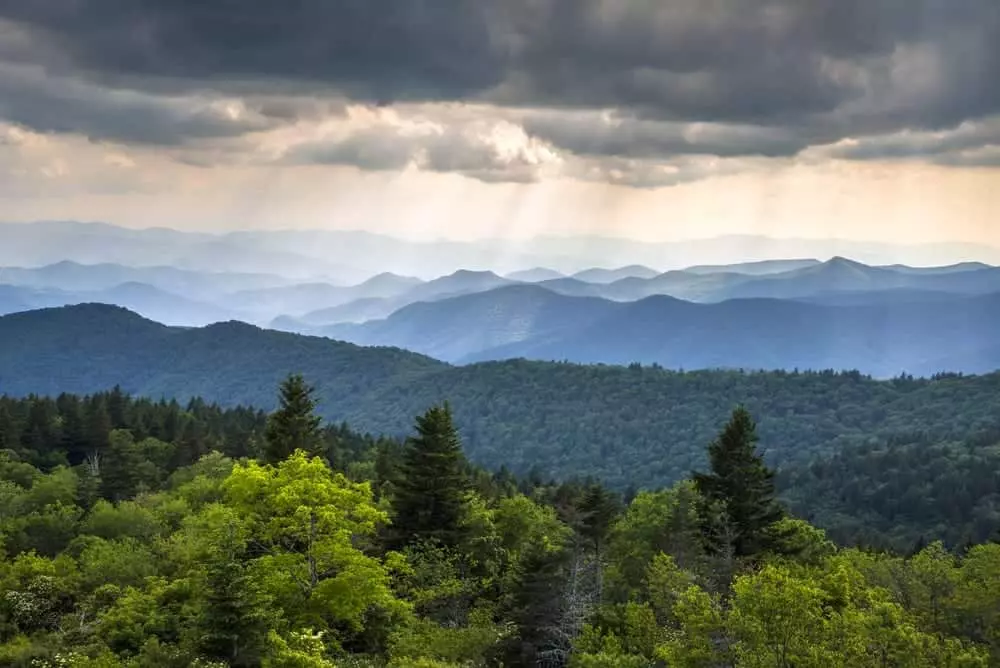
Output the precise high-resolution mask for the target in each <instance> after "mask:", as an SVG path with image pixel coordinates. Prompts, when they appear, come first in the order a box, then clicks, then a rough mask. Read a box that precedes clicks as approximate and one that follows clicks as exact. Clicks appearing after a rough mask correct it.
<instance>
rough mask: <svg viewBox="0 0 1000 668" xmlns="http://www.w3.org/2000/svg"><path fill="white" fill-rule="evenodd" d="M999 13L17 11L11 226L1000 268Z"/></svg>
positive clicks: (179, 5) (76, 7)
mask: <svg viewBox="0 0 1000 668" xmlns="http://www.w3.org/2000/svg"><path fill="white" fill-rule="evenodd" d="M997 72H1000V2H997V0H335V1H334V0H280V1H279V0H270V1H268V0H245V1H244V2H240V3H234V2H231V1H228V0H199V1H198V2H194V1H184V0H73V1H72V2H70V1H67V0H31V1H30V2H26V1H24V0H0V218H2V219H3V220H7V221H30V220H42V219H72V220H99V221H105V222H111V223H116V224H120V225H127V226H136V227H144V226H154V225H161V226H169V227H175V228H179V229H195V230H227V229H263V228H326V229H367V230H372V231H377V232H384V233H390V234H395V235H397V236H401V237H406V238H415V239H425V238H459V239H468V238H481V237H495V236H512V237H530V236H533V235H538V234H602V235H612V236H621V237H631V238H637V239H645V240H673V239H685V238H702V237H710V236H716V235H721V234H733V233H737V234H768V235H773V236H785V237H793V236H794V237H814V238H824V237H839V238H849V239H859V240H883V241H913V242H927V241H930V242H934V241H945V240H951V241H970V242H978V243H987V244H993V245H1000V220H998V216H997V212H998V211H1000V76H997Z"/></svg>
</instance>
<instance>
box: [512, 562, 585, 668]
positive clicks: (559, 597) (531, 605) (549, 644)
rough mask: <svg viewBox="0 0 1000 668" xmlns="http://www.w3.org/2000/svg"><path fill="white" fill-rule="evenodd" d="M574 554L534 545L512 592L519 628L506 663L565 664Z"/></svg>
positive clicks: (513, 618) (515, 618)
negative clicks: (570, 569) (565, 622)
mask: <svg viewBox="0 0 1000 668" xmlns="http://www.w3.org/2000/svg"><path fill="white" fill-rule="evenodd" d="M569 560H570V554H569V552H568V551H567V550H565V549H558V550H549V549H546V548H544V547H542V546H540V545H533V546H531V547H530V548H529V549H528V551H527V552H526V553H525V556H524V561H523V563H522V564H521V568H520V573H519V577H518V579H517V582H516V584H515V587H514V591H513V592H512V601H511V610H510V618H511V620H512V621H513V622H514V625H515V627H516V629H517V633H516V635H515V636H513V637H511V638H510V639H509V640H508V642H506V643H505V647H504V652H503V653H504V657H503V658H504V663H503V665H506V666H545V665H548V666H560V665H565V663H566V657H567V653H568V650H569V649H570V648H569V646H568V643H567V640H568V638H567V634H566V633H565V629H563V628H562V622H563V619H564V617H565V613H566V600H565V597H564V596H563V589H564V588H565V586H566V569H567V567H568V562H569Z"/></svg>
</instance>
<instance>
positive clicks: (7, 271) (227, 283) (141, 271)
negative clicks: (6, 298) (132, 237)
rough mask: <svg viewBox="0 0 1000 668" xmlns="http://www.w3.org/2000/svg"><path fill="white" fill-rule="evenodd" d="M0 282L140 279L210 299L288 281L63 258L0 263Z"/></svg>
mask: <svg viewBox="0 0 1000 668" xmlns="http://www.w3.org/2000/svg"><path fill="white" fill-rule="evenodd" d="M0 282H2V283H7V284H10V285H19V286H24V287H31V288H38V289H48V290H68V291H71V292H78V291H81V290H85V291H96V290H107V289H109V288H113V287H115V286H117V285H121V284H122V283H144V284H146V285H151V286H153V287H155V288H159V289H160V290H163V291H165V292H172V293H174V294H177V295H185V296H187V297H188V298H191V299H200V300H210V299H213V298H217V297H221V296H222V295H225V294H227V293H230V292H236V291H238V290H260V289H264V288H274V287H278V286H284V285H288V284H291V283H292V282H293V281H292V280H291V279H288V278H283V277H281V276H275V275H272V274H241V273H227V272H217V271H216V272H207V271H190V270H185V269H178V268H176V267H169V266H161V267H131V266H126V265H123V264H111V263H104V264H80V263H78V262H71V261H68V260H64V261H62V262H57V263H55V264H50V265H46V266H44V267H3V268H2V269H0Z"/></svg>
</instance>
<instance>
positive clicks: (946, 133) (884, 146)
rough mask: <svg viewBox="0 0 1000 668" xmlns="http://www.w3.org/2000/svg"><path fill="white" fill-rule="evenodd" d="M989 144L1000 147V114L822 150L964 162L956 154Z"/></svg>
mask: <svg viewBox="0 0 1000 668" xmlns="http://www.w3.org/2000/svg"><path fill="white" fill-rule="evenodd" d="M989 146H994V147H998V146H1000V116H998V117H994V118H990V119H985V120H981V121H969V122H966V123H963V124H961V125H959V126H958V127H955V128H949V129H947V130H940V131H936V132H928V131H905V132H899V133H895V134H891V135H883V136H877V137H866V138H863V139H860V140H853V141H851V142H849V143H844V144H840V145H835V146H832V147H829V148H826V149H823V151H822V152H823V153H824V154H825V155H828V156H830V157H834V158H841V159H845V160H884V159H889V160H891V159H905V158H914V157H926V158H930V159H933V160H935V161H939V162H941V163H942V164H962V163H961V161H958V160H957V157H956V156H959V155H968V152H969V151H975V150H976V149H980V148H983V147H989ZM966 160H968V158H966Z"/></svg>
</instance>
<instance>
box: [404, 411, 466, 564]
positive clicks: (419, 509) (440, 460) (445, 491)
mask: <svg viewBox="0 0 1000 668" xmlns="http://www.w3.org/2000/svg"><path fill="white" fill-rule="evenodd" d="M416 431H417V435H416V436H415V437H412V438H410V439H409V441H408V443H407V447H406V450H405V452H404V454H403V462H402V466H401V471H400V476H399V479H398V481H397V483H396V488H395V495H394V502H393V506H394V510H395V519H394V520H393V530H392V532H391V533H392V540H391V542H392V543H393V544H394V545H395V546H396V547H401V546H404V545H409V544H412V543H415V542H417V541H422V540H435V541H437V542H439V543H441V544H442V545H445V546H448V547H453V546H455V545H457V544H458V543H459V542H460V541H461V538H462V530H461V522H462V514H463V511H464V508H465V503H466V498H467V495H468V493H469V490H470V483H469V480H468V474H467V470H466V468H467V464H466V460H465V455H464V454H463V453H462V445H461V442H460V440H459V437H458V432H457V430H456V429H455V425H454V423H453V422H452V416H451V409H450V407H449V406H448V404H447V403H445V404H443V405H441V406H434V407H432V408H430V409H429V410H428V411H427V412H426V413H424V414H423V415H421V416H419V417H418V418H417V423H416Z"/></svg>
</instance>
